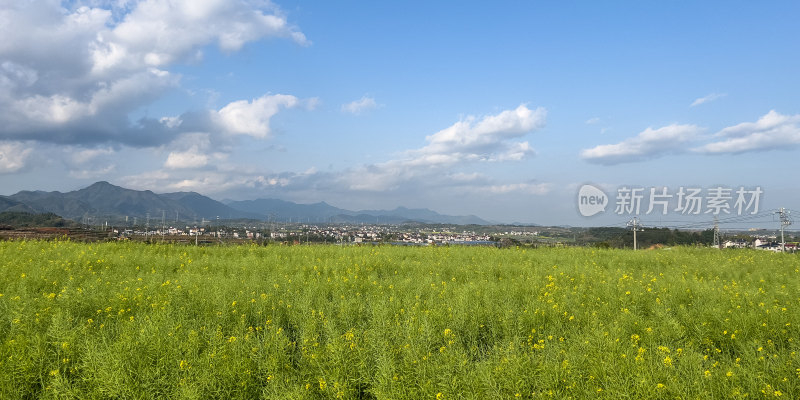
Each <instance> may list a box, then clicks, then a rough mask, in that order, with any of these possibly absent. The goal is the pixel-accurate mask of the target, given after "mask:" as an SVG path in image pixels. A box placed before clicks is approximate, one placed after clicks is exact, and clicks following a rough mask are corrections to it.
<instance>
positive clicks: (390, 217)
mask: <svg viewBox="0 0 800 400" xmlns="http://www.w3.org/2000/svg"><path fill="white" fill-rule="evenodd" d="M1 211H18V212H28V213H47V212H49V213H54V214H57V215H60V216H62V217H64V218H68V219H72V220H75V221H83V220H84V218H87V217H88V218H90V219H91V220H93V221H97V222H99V221H108V222H109V223H120V222H121V221H126V220H128V221H129V222H131V221H130V220H129V219H130V218H140V219H144V218H147V217H148V216H149V217H150V223H151V224H156V223H157V221H160V220H161V219H162V218H164V219H166V221H175V220H180V221H198V220H202V219H205V220H209V221H211V220H216V219H223V220H228V219H258V220H265V219H271V220H274V221H297V222H301V221H308V222H341V223H393V224H394V223H404V222H421V223H443V224H458V225H468V224H476V225H487V224H489V222H487V221H486V220H483V219H481V218H478V217H476V216H474V215H467V216H452V215H443V214H439V213H437V212H435V211H431V210H429V209H426V208H420V209H409V208H405V207H398V208H395V209H394V210H364V211H351V210H345V209H342V208H338V207H334V206H332V205H330V204H328V203H325V202H319V203H313V204H298V203H293V202H290V201H284V200H276V199H258V200H246V201H228V202H227V204H225V203H222V202H219V201H216V200H214V199H211V198H209V197H206V196H203V195H201V194H199V193H195V192H176V193H164V194H156V193H153V192H152V191H150V190H132V189H126V188H123V187H120V186H115V185H112V184H110V183H108V182H104V181H103V182H97V183H94V184H92V185H90V186H88V187H86V188H83V189H80V190H75V191H72V192H66V193H61V192H43V191H22V192H19V193H16V194H14V195H11V196H0V212H1ZM141 222H145V221H144V220H141V221H140V223H141Z"/></svg>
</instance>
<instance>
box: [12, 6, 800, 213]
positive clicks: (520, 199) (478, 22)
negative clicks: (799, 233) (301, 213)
mask: <svg viewBox="0 0 800 400" xmlns="http://www.w3.org/2000/svg"><path fill="white" fill-rule="evenodd" d="M798 11H800V5H799V4H798V3H797V2H790V1H786V2H780V1H779V2H770V3H768V4H764V3H753V2H574V3H569V4H565V3H563V2H513V1H509V2H493V3H478V2H402V3H389V2H371V3H370V2H300V1H277V2H274V3H270V2H266V1H258V0H253V1H249V0H242V1H238V0H232V1H228V0H224V1H223V0H202V1H200V0H194V1H185V0H183V1H178V0H169V1H167V0H163V1H155V0H141V1H131V0H128V1H125V0H117V1H102V0H86V1H64V2H59V1H53V0H48V1H45V0H32V1H24V2H0V21H1V22H0V32H1V33H0V35H2V37H4V38H13V40H4V41H3V42H4V44H0V110H1V111H0V126H5V127H6V128H5V129H4V130H0V194H6V195H8V194H13V193H15V192H17V191H19V190H36V189H40V190H60V191H68V190H74V189H77V188H81V187H84V186H86V185H88V184H91V183H92V182H94V181H97V180H107V181H110V182H112V183H114V184H117V185H121V186H125V187H129V188H134V189H150V190H153V191H156V192H172V191H197V192H200V193H203V194H206V195H209V196H211V197H213V198H217V199H226V198H227V199H252V198H280V199H285V200H292V201H297V202H304V203H306V202H317V201H327V202H329V203H331V204H333V205H336V206H339V207H342V208H348V209H376V208H387V209H388V208H394V207H397V206H406V207H414V208H416V207H427V208H431V209H433V210H436V211H438V212H441V213H447V214H475V215H478V216H481V217H483V218H486V219H490V220H494V221H500V222H514V221H519V222H534V223H541V224H570V225H600V224H611V225H619V224H623V223H624V222H625V221H626V220H627V219H628V218H629V217H630V216H629V215H619V214H615V213H614V212H613V211H614V210H613V206H614V204H613V202H614V199H613V198H614V196H615V195H616V194H617V190H618V189H619V188H620V187H625V186H639V187H643V188H650V187H663V186H666V187H668V188H669V190H670V193H673V192H677V191H678V189H679V188H680V187H682V186H683V187H699V188H704V189H707V188H711V187H717V186H724V187H729V188H732V189H736V188H740V187H746V188H754V187H761V188H762V190H763V192H764V194H763V197H762V198H761V204H760V208H761V210H760V211H764V212H766V211H768V210H771V209H774V208H777V207H787V208H794V209H800V206H798V205H797V199H798V198H800V196H799V195H800V189H797V185H796V183H794V182H796V178H794V177H793V175H796V170H797V162H796V161H795V158H796V156H797V155H798V147H800V102H798V96H797V93H798V89H800V78H799V77H798V73H797V71H800V55H799V54H800V46H798V43H799V41H800V25H798V24H797V22H796V16H797V15H798ZM793 181H794V182H793ZM585 183H593V184H595V185H597V186H599V187H602V188H603V190H604V191H605V192H606V193H607V194H608V195H609V197H610V198H611V202H612V204H611V205H610V206H609V208H608V209H607V210H606V212H605V213H601V214H600V215H597V216H594V217H591V218H585V217H583V216H581V215H580V214H579V213H578V210H577V206H576V201H577V199H576V195H577V191H578V188H579V187H580V186H581V185H582V184H585ZM648 190H649V189H648ZM670 214H672V212H671V213H670ZM764 215H766V214H764ZM677 217H680V218H684V219H687V220H691V221H694V223H698V224H700V223H704V222H707V221H708V220H709V219H710V218H711V215H710V214H705V213H703V215H697V216H685V215H683V216H677ZM721 217H730V216H729V215H721ZM668 218H671V216H659V217H658V218H656V217H655V216H654V215H647V216H642V219H643V221H648V222H650V223H651V224H653V225H656V224H669V223H667V222H664V221H671V220H673V219H675V218H671V219H668ZM769 219H770V218H769V217H765V219H764V221H765V223H766V222H769ZM670 223H671V222H670ZM768 225H771V224H768Z"/></svg>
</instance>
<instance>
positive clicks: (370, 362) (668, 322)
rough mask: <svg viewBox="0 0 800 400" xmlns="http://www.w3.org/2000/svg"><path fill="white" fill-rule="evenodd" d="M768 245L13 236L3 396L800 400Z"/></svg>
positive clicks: (793, 278) (5, 286)
mask: <svg viewBox="0 0 800 400" xmlns="http://www.w3.org/2000/svg"><path fill="white" fill-rule="evenodd" d="M798 327H800V258H798V256H797V255H791V254H774V253H769V252H764V251H749V250H741V251H740V250H735V251H720V250H714V249H695V248H675V249H663V250H654V251H638V252H633V251H625V250H593V249H582V248H558V249H527V250H526V249H496V248H467V247H381V246H376V247H373V246H364V247H337V246H266V247H258V246H231V247H187V246H180V245H148V244H141V243H102V244H81V243H73V242H69V241H49V242H48V241H10V242H0V398H2V399H33V398H46V399H51V398H52V399H110V398H115V399H151V398H152V399H156V398H174V399H184V398H185V399H209V398H216V399H258V398H263V399H337V398H342V399H437V400H441V399H515V398H522V399H540V398H544V399H551V398H552V399H570V398H571V399H585V398H609V399H616V398H630V399H709V398H747V399H754V398H771V399H772V398H787V399H796V398H798V397H800V357H799V356H798V351H799V350H800V346H798V342H800V329H798Z"/></svg>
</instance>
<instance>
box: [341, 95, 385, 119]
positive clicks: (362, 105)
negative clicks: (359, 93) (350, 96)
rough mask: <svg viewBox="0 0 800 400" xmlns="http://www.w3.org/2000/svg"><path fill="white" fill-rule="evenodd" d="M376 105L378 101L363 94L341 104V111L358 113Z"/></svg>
mask: <svg viewBox="0 0 800 400" xmlns="http://www.w3.org/2000/svg"><path fill="white" fill-rule="evenodd" d="M377 107H378V103H376V102H375V99H373V98H372V97H367V96H364V97H362V98H360V99H358V100H354V101H352V102H350V103H347V104H342V112H346V113H350V114H354V115H359V114H361V113H363V112H365V111H368V110H372V109H374V108H377Z"/></svg>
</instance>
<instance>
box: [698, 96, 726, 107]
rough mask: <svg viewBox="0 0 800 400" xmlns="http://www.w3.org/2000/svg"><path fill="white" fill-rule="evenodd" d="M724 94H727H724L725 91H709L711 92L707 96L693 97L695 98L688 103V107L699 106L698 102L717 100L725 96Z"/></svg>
mask: <svg viewBox="0 0 800 400" xmlns="http://www.w3.org/2000/svg"><path fill="white" fill-rule="evenodd" d="M726 95H727V94H725V93H711V94H709V95H707V96H704V97H700V98H697V99H695V100H694V101H693V102H692V104H690V105H689V107H696V106H699V105H700V104H704V103H710V102H712V101H714V100H717V99H720V98H723V97H725V96H726Z"/></svg>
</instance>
